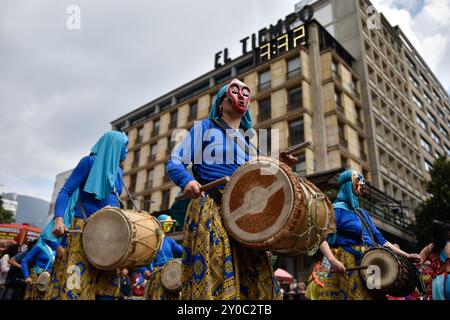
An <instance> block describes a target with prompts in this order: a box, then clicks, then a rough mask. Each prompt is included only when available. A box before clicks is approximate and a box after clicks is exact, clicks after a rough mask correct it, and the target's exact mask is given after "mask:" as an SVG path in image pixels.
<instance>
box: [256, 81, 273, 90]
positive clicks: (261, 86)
mask: <svg viewBox="0 0 450 320" xmlns="http://www.w3.org/2000/svg"><path fill="white" fill-rule="evenodd" d="M270 87H271V81H270V80H269V81H266V82H263V83H260V84H259V85H258V91H259V92H261V91H264V90H267V89H270Z"/></svg>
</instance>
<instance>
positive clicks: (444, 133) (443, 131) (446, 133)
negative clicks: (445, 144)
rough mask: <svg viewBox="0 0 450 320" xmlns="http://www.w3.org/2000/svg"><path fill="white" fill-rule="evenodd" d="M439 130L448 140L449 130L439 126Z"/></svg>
mask: <svg viewBox="0 0 450 320" xmlns="http://www.w3.org/2000/svg"><path fill="white" fill-rule="evenodd" d="M439 130H440V131H441V133H442V134H443V135H444V136H445V137H446V138H448V132H447V130H445V129H444V127H442V126H439Z"/></svg>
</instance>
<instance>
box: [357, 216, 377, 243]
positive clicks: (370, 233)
mask: <svg viewBox="0 0 450 320" xmlns="http://www.w3.org/2000/svg"><path fill="white" fill-rule="evenodd" d="M353 212H355V213H356V215H357V216H358V217H359V219H360V220H361V240H362V243H363V244H364V228H365V229H367V232H368V233H369V236H370V239H372V243H373V246H374V247H375V246H377V242H376V241H375V237H374V235H373V233H372V230H370V227H369V224H368V223H367V221H366V219H365V218H364V216H363V214H362V213H361V211H359V209H357V210H355V211H353Z"/></svg>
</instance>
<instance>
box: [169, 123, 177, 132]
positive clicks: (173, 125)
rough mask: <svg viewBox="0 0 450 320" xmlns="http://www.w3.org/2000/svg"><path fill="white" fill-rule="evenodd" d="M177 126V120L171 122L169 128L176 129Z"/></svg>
mask: <svg viewBox="0 0 450 320" xmlns="http://www.w3.org/2000/svg"><path fill="white" fill-rule="evenodd" d="M176 127H177V123H176V122H170V123H169V130H170V129H175V128H176Z"/></svg>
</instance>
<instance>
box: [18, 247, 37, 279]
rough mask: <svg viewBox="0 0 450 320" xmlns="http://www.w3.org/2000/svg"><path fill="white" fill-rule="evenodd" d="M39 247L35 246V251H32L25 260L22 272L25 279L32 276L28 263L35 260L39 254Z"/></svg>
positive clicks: (22, 264)
mask: <svg viewBox="0 0 450 320" xmlns="http://www.w3.org/2000/svg"><path fill="white" fill-rule="evenodd" d="M39 250H40V249H39V247H38V246H34V247H33V249H31V251H30V252H28V253H27V255H26V256H25V258H23V260H22V263H21V266H22V272H23V277H24V278H25V279H26V278H28V277H29V276H30V269H29V268H28V263H29V262H31V261H33V260H34V257H35V256H36V255H37V254H38V253H39Z"/></svg>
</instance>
